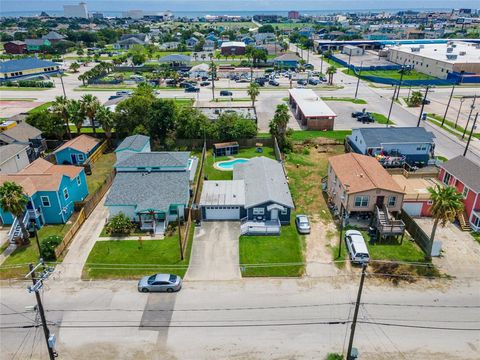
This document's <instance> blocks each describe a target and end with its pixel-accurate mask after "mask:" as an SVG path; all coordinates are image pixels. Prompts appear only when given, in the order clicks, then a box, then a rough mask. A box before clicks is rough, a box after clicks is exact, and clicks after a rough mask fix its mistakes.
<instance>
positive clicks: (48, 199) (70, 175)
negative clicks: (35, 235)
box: [0, 158, 88, 240]
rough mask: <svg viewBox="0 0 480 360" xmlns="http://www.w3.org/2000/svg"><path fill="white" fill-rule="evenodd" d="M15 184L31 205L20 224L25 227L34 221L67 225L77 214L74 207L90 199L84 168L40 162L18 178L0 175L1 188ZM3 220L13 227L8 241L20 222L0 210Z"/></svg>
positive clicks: (41, 223) (21, 172)
mask: <svg viewBox="0 0 480 360" xmlns="http://www.w3.org/2000/svg"><path fill="white" fill-rule="evenodd" d="M5 182H14V183H16V184H18V185H20V186H22V188H23V190H24V193H25V196H26V197H27V199H28V203H27V206H26V209H25V215H24V217H23V218H22V219H20V221H23V222H24V224H25V225H28V223H30V222H32V221H35V222H36V224H37V226H38V227H41V226H42V225H44V224H64V223H66V222H67V221H68V219H69V218H70V217H71V216H72V214H73V212H74V203H75V202H79V201H83V200H84V199H85V198H86V197H87V196H88V186H87V179H86V176H85V171H84V170H83V168H82V167H77V166H71V165H54V164H52V163H50V162H48V161H46V160H44V159H41V158H39V159H37V160H35V161H34V162H33V163H31V164H30V165H29V166H27V167H26V168H25V169H23V170H21V171H20V172H18V173H16V174H8V175H0V184H3V183H5ZM0 220H1V221H2V222H3V223H4V224H8V225H12V229H11V231H10V232H9V240H12V239H11V236H13V234H14V233H15V229H16V228H17V227H19V224H18V221H19V220H18V219H15V218H14V217H13V216H12V215H11V214H10V213H7V212H5V211H3V210H2V209H0Z"/></svg>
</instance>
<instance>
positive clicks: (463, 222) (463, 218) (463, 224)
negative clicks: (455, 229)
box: [457, 212, 472, 231]
mask: <svg viewBox="0 0 480 360" xmlns="http://www.w3.org/2000/svg"><path fill="white" fill-rule="evenodd" d="M457 219H458V222H459V224H460V229H462V231H472V228H471V227H470V224H469V223H468V221H467V219H468V216H467V214H466V213H465V212H461V213H460V214H458V215H457Z"/></svg>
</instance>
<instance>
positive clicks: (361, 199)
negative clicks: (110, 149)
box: [355, 196, 368, 207]
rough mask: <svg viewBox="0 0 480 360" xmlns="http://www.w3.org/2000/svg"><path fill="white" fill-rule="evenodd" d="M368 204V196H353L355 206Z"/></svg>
mask: <svg viewBox="0 0 480 360" xmlns="http://www.w3.org/2000/svg"><path fill="white" fill-rule="evenodd" d="M366 206H368V196H355V207H366Z"/></svg>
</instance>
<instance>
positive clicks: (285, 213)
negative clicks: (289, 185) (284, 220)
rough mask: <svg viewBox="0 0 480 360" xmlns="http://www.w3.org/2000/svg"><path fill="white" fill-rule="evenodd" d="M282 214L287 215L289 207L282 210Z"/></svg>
mask: <svg viewBox="0 0 480 360" xmlns="http://www.w3.org/2000/svg"><path fill="white" fill-rule="evenodd" d="M280 214H282V215H287V214H288V209H287V208H283V210H282V211H281V212H280Z"/></svg>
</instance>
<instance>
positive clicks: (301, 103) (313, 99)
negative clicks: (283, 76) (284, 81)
mask: <svg viewBox="0 0 480 360" xmlns="http://www.w3.org/2000/svg"><path fill="white" fill-rule="evenodd" d="M288 92H289V95H290V96H289V99H290V101H289V102H290V106H291V107H292V111H293V114H294V115H295V117H296V118H297V119H298V120H300V122H301V123H302V125H303V126H305V127H306V128H307V129H308V130H333V125H334V122H335V118H336V117H337V114H335V113H334V112H333V110H332V109H330V108H329V107H328V105H327V104H326V103H325V102H324V101H323V100H322V99H320V97H319V96H318V95H317V94H315V92H313V90H311V89H290V90H289V91H288Z"/></svg>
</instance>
